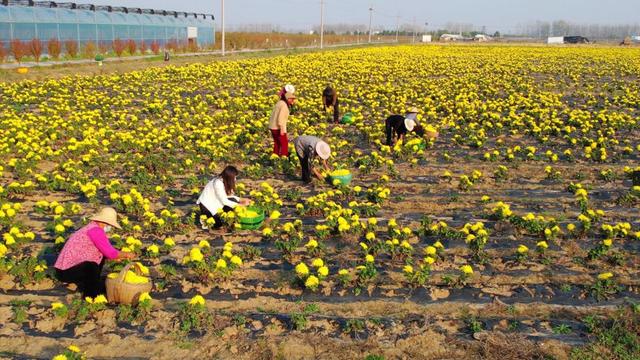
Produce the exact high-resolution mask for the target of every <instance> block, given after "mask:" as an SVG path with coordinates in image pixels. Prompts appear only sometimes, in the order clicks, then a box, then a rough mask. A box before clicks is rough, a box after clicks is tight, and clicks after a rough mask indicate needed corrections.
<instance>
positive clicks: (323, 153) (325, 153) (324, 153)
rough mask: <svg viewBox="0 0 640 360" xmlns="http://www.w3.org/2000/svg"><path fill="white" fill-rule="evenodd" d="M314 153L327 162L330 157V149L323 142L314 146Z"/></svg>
mask: <svg viewBox="0 0 640 360" xmlns="http://www.w3.org/2000/svg"><path fill="white" fill-rule="evenodd" d="M316 153H318V156H319V157H320V159H322V160H327V159H328V158H329V156H331V147H329V144H327V143H326V142H324V141H319V142H318V143H317V144H316Z"/></svg>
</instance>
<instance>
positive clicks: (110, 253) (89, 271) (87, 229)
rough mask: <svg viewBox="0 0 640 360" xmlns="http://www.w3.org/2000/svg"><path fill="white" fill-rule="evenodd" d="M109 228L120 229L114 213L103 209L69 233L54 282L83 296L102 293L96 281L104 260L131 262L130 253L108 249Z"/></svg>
mask: <svg viewBox="0 0 640 360" xmlns="http://www.w3.org/2000/svg"><path fill="white" fill-rule="evenodd" d="M112 227H115V228H117V229H120V224H118V214H117V213H116V211H115V210H114V209H113V208H110V207H106V208H103V209H102V210H100V212H99V213H98V214H96V215H94V216H93V217H92V218H91V222H90V223H89V224H87V225H86V226H84V227H83V228H81V229H80V230H78V231H76V232H75V233H73V234H72V235H71V236H70V237H69V239H68V240H67V241H66V242H65V244H64V247H63V248H62V251H60V255H58V259H57V260H56V263H55V265H54V267H55V269H56V275H57V277H58V280H60V281H62V282H65V283H73V284H76V285H77V286H78V289H79V290H80V291H82V294H83V296H85V297H86V296H90V297H92V298H93V297H96V296H98V295H99V294H103V293H104V292H105V289H104V282H103V281H102V279H101V278H100V275H101V273H102V266H103V265H104V259H105V258H107V259H109V260H121V259H133V258H134V257H135V255H134V254H132V253H125V252H121V251H118V250H116V249H114V248H113V246H111V243H109V239H108V238H107V233H108V232H109V231H110V230H111V228H112Z"/></svg>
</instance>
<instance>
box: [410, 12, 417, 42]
mask: <svg viewBox="0 0 640 360" xmlns="http://www.w3.org/2000/svg"><path fill="white" fill-rule="evenodd" d="M412 27H413V36H412V37H411V42H412V43H414V44H415V43H416V17H415V16H414V17H413V25H412Z"/></svg>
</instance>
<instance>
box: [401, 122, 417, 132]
mask: <svg viewBox="0 0 640 360" xmlns="http://www.w3.org/2000/svg"><path fill="white" fill-rule="evenodd" d="M404 127H406V128H407V130H409V131H413V129H414V128H415V127H416V121H415V120H413V119H404Z"/></svg>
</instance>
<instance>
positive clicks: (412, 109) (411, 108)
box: [407, 106, 420, 114]
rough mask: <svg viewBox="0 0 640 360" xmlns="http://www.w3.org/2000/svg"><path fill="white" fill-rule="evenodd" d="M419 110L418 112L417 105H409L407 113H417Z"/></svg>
mask: <svg viewBox="0 0 640 360" xmlns="http://www.w3.org/2000/svg"><path fill="white" fill-rule="evenodd" d="M419 112H420V110H418V108H417V107H415V106H412V107H410V108H409V110H408V111H407V114H413V113H415V114H417V113H419Z"/></svg>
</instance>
